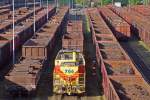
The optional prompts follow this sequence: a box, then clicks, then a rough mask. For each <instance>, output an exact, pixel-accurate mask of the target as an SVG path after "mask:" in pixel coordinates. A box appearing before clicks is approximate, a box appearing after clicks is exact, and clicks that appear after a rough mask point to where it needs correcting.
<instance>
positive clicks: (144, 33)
mask: <svg viewBox="0 0 150 100" xmlns="http://www.w3.org/2000/svg"><path fill="white" fill-rule="evenodd" d="M110 9H111V10H112V11H113V12H115V13H116V14H118V15H119V16H120V17H122V18H123V19H124V20H126V21H127V22H128V23H129V24H130V25H131V32H132V33H133V34H134V37H135V36H136V37H138V38H140V39H141V40H142V41H143V42H145V43H146V44H147V45H148V46H149V44H150V34H149V32H150V28H149V26H150V24H149V23H148V22H149V20H148V19H147V18H145V17H144V16H142V15H141V14H139V13H137V12H135V11H133V10H131V9H130V8H117V7H114V6H111V7H110Z"/></svg>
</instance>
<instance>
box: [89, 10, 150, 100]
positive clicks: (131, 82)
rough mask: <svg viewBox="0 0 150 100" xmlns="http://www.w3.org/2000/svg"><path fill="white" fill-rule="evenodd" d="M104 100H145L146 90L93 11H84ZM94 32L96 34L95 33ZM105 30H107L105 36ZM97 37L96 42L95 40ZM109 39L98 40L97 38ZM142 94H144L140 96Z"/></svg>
mask: <svg viewBox="0 0 150 100" xmlns="http://www.w3.org/2000/svg"><path fill="white" fill-rule="evenodd" d="M88 13H89V18H90V23H91V30H92V35H93V40H94V41H95V45H96V53H97V55H96V57H97V59H98V64H99V66H101V72H102V77H103V88H104V95H105V99H106V100H126V99H131V100H142V99H144V100H149V96H150V87H149V85H148V84H147V83H146V81H145V80H144V79H143V78H142V75H141V74H140V73H139V71H138V70H137V69H136V67H135V65H134V64H133V62H132V61H131V59H130V58H129V57H128V55H127V54H126V52H125V51H124V50H123V49H122V47H121V46H120V44H119V43H118V42H117V41H116V38H115V37H114V35H111V37H110V36H108V34H113V33H112V32H111V31H109V30H110V29H109V28H108V26H107V25H106V23H105V22H104V19H103V18H102V16H100V15H99V14H97V10H96V9H90V10H88ZM94 26H97V27H96V29H97V30H99V31H100V32H98V31H95V27H94ZM105 30H108V31H107V32H109V33H106V32H105ZM97 37H98V38H97ZM103 37H105V38H107V37H108V38H109V39H105V40H101V39H99V38H103ZM142 91H144V93H142Z"/></svg>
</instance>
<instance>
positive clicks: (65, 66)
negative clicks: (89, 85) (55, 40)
mask: <svg viewBox="0 0 150 100" xmlns="http://www.w3.org/2000/svg"><path fill="white" fill-rule="evenodd" d="M53 92H54V93H57V94H64V93H67V94H69V95H70V94H81V93H84V92H85V60H84V57H83V55H82V53H81V52H80V51H77V50H60V51H59V53H58V55H57V56H56V59H55V67H54V73H53Z"/></svg>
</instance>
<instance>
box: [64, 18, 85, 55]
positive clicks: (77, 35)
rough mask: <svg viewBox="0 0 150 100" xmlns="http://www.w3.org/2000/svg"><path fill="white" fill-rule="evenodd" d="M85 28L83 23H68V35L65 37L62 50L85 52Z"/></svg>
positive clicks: (71, 21)
mask: <svg viewBox="0 0 150 100" xmlns="http://www.w3.org/2000/svg"><path fill="white" fill-rule="evenodd" d="M83 40H84V38H83V28H82V21H73V20H70V21H68V24H67V33H66V34H65V35H64V36H63V40H62V42H63V43H62V48H63V49H75V50H80V51H81V52H83Z"/></svg>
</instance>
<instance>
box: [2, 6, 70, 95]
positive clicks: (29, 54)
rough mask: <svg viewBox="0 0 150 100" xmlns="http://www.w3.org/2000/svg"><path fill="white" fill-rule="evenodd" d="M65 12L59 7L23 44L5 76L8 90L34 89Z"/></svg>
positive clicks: (60, 27) (64, 8)
mask: <svg viewBox="0 0 150 100" xmlns="http://www.w3.org/2000/svg"><path fill="white" fill-rule="evenodd" d="M67 12H68V8H67V7H62V8H60V9H59V12H58V13H56V14H55V15H54V16H52V18H51V19H50V20H49V21H48V23H47V24H45V25H44V26H43V27H42V28H41V29H40V30H39V31H38V32H37V33H36V34H35V35H34V36H33V37H32V38H31V39H30V40H28V41H27V42H26V43H25V44H24V45H23V48H22V57H21V58H20V60H19V62H18V63H16V64H15V65H14V66H13V68H12V70H10V72H9V73H8V74H7V76H5V78H6V79H7V80H9V81H10V82H11V83H12V84H10V85H9V86H7V87H8V90H11V89H14V88H15V89H19V90H20V91H21V90H27V91H28V92H29V93H30V92H32V91H33V90H35V89H36V87H37V85H38V81H39V79H40V77H41V71H42V68H43V67H44V66H45V64H46V63H47V60H48V59H49V58H50V51H51V50H52V48H53V47H54V45H55V40H56V39H57V35H58V34H59V33H60V32H62V29H63V28H64V26H65V25H64V22H63V21H64V20H66V14H67ZM56 19H57V20H56ZM10 88H11V89H10ZM19 90H18V91H19ZM11 91H12V90H11ZM13 92H14V91H13ZM13 92H10V93H13Z"/></svg>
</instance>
